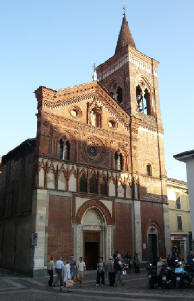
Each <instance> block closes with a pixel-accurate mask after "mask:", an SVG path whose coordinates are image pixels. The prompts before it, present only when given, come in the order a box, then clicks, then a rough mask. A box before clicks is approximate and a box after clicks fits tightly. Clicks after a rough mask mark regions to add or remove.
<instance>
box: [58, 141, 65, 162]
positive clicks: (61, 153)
mask: <svg viewBox="0 0 194 301" xmlns="http://www.w3.org/2000/svg"><path fill="white" fill-rule="evenodd" d="M59 158H60V159H61V160H64V142H63V140H60V141H59Z"/></svg>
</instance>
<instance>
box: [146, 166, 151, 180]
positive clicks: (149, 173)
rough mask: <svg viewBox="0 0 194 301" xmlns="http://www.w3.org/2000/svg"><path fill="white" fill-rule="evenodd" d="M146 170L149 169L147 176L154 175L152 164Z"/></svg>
mask: <svg viewBox="0 0 194 301" xmlns="http://www.w3.org/2000/svg"><path fill="white" fill-rule="evenodd" d="M146 169H147V176H149V177H150V176H151V175H152V167H151V165H150V164H148V165H147V166H146Z"/></svg>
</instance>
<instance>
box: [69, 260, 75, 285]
mask: <svg viewBox="0 0 194 301" xmlns="http://www.w3.org/2000/svg"><path fill="white" fill-rule="evenodd" d="M70 272H71V279H72V280H74V279H75V275H76V261H75V260H74V257H73V256H71V259H70Z"/></svg>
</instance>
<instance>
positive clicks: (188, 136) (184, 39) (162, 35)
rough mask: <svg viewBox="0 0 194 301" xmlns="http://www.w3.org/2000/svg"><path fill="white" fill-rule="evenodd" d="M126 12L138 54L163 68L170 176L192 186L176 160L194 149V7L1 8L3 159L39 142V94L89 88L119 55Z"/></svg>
mask: <svg viewBox="0 0 194 301" xmlns="http://www.w3.org/2000/svg"><path fill="white" fill-rule="evenodd" d="M123 4H125V5H126V8H127V11H126V15H127V20H128V23H129V27H130V30H131V32H132V34H133V37H134V40H135V43H136V46H137V49H138V50H139V51H141V52H143V53H145V54H147V55H148V56H151V57H154V58H155V59H157V60H159V61H160V65H159V92H160V103H161V111H162V120H163V125H164V130H165V158H166V169H167V174H168V176H169V177H174V178H178V179H183V180H186V168H185V164H184V163H181V162H178V161H176V160H175V159H173V155H174V154H177V153H179V152H182V151H186V150H190V149H193V148H194V144H193V133H194V122H193V119H194V93H193V86H194V71H193V70H194V38H193V37H194V17H193V11H194V1H193V0H185V1H180V0H170V1H169V0H157V1H156V0H147V1H145V0H139V1H131V0H130V1H129V0H125V1H124V0H120V1H118V0H106V1H103V0H98V1H88V0H85V1H84V0H83V1H79V0H76V1H75V0H74V1H73V0H72V1H67V0H55V1H51V0H39V1H38V0H33V1H26V0H25V1H24V0H17V1H16V0H8V1H2V2H1V5H0V39H1V47H0V87H1V96H0V108H1V111H0V112H1V115H0V116H1V118H0V155H4V154H6V153H7V152H8V151H10V150H11V149H12V148H14V147H15V146H16V145H18V144H20V143H21V142H22V141H23V140H25V139H27V138H31V137H35V135H36V116H35V114H36V99H35V96H34V93H33V91H34V90H35V89H37V88H38V87H39V86H40V85H43V86H47V87H49V88H52V89H60V88H65V87H68V86H73V85H75V84H81V83H84V82H89V81H91V79H92V65H93V63H96V64H97V65H98V64H100V63H102V62H104V61H105V60H106V59H108V58H109V57H111V56H112V55H113V54H114V50H115V46H116V42H117V38H118V34H119V30H120V26H121V22H122V6H123Z"/></svg>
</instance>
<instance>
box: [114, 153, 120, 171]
mask: <svg viewBox="0 0 194 301" xmlns="http://www.w3.org/2000/svg"><path fill="white" fill-rule="evenodd" d="M118 161H119V155H118V153H117V152H116V153H115V158H114V163H115V164H114V165H115V169H116V170H118Z"/></svg>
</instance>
